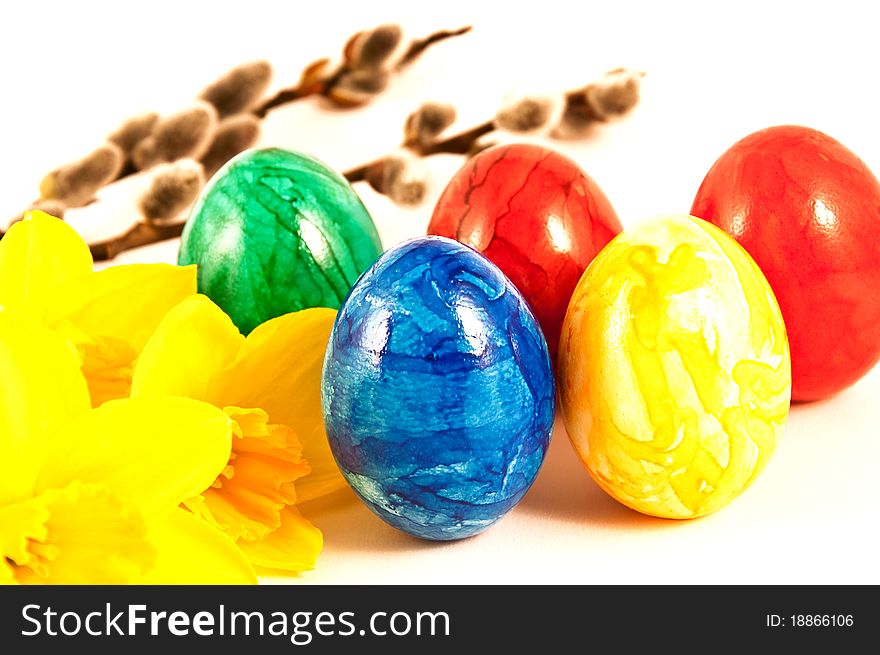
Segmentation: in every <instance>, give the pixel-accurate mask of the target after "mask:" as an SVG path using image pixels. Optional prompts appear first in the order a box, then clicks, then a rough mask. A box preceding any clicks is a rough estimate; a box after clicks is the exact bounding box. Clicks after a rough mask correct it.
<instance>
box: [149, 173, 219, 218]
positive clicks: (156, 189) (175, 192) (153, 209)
mask: <svg viewBox="0 0 880 655" xmlns="http://www.w3.org/2000/svg"><path fill="white" fill-rule="evenodd" d="M204 185H205V173H204V170H203V169H202V165H201V164H200V163H198V162H197V161H193V160H192V159H181V160H179V161H176V162H172V163H167V164H160V165H159V166H156V168H155V169H154V173H153V177H152V180H151V182H150V186H149V188H148V189H147V190H146V191H145V192H144V194H143V195H142V196H141V197H140V200H139V201H138V206H139V207H140V210H141V214H143V217H144V218H146V219H147V220H148V221H169V220H172V219H174V218H176V217H177V216H179V215H180V214H181V213H182V212H183V211H184V210H186V209H187V208H188V207H189V206H190V205H191V204H192V203H193V202H195V199H196V197H197V196H198V195H199V191H200V190H201V189H202V187H203V186H204Z"/></svg>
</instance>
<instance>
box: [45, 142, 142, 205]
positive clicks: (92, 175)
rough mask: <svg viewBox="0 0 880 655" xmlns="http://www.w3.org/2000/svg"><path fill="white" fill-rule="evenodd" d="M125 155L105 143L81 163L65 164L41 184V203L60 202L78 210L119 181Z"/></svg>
mask: <svg viewBox="0 0 880 655" xmlns="http://www.w3.org/2000/svg"><path fill="white" fill-rule="evenodd" d="M124 163H125V155H124V154H123V152H122V150H121V149H120V147H119V146H117V145H116V144H115V143H105V144H103V145H101V146H99V147H98V148H97V149H95V150H93V151H92V152H91V153H89V154H88V155H86V156H85V157H83V158H82V159H80V160H79V161H75V162H72V163H70V164H66V165H64V166H62V167H61V168H58V169H56V170H54V171H52V172H51V173H49V174H48V175H46V177H44V178H43V180H42V181H41V182H40V199H41V200H58V201H61V202H62V203H64V204H65V205H66V206H67V207H79V206H81V205H83V204H85V203H87V202H88V201H89V200H91V199H92V198H94V196H95V193H96V192H97V191H98V189H100V188H101V187H102V186H104V185H105V184H108V183H109V182H111V181H112V180H114V179H115V178H116V176H117V175H118V174H119V171H120V170H121V169H122V165H123V164H124Z"/></svg>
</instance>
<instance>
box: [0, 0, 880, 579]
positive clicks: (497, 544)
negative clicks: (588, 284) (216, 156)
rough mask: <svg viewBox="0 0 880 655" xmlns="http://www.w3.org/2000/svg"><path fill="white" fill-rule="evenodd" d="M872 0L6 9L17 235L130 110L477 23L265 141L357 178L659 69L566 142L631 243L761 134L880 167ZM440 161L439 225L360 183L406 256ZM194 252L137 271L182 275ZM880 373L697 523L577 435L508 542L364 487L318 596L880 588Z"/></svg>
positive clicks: (112, 224) (8, 190) (560, 452)
mask: <svg viewBox="0 0 880 655" xmlns="http://www.w3.org/2000/svg"><path fill="white" fill-rule="evenodd" d="M868 7H870V3H866V2H856V3H850V2H840V1H838V2H834V3H822V4H818V3H817V4H812V3H805V2H791V3H783V2H767V1H766V0H765V1H764V2H758V3H753V2H738V3H730V5H729V6H727V7H725V8H720V7H715V6H714V5H713V4H712V3H705V2H703V3H697V2H694V3H682V2H663V3H647V2H645V3H626V2H613V3H608V2H606V3H589V2H584V1H581V2H571V3H559V2H550V1H548V0H542V1H541V2H528V3H514V2H492V3H477V2H473V1H471V2H463V3H459V2H442V3H440V2H435V3H415V2H412V1H409V2H379V1H378V0H371V1H369V2H350V3H339V2H283V1H280V0H279V1H277V2H264V1H256V0H249V1H247V2H228V1H223V2H219V1H215V2H180V1H177V2H163V1H155V0H153V1H151V2H140V3H134V2H131V3H120V2H115V3H109V2H108V3H97V2H76V3H73V2H67V3H61V2H58V3H46V2H28V3H7V4H6V5H5V7H4V10H3V14H4V15H3V19H2V23H0V71H2V75H0V89H2V91H0V100H2V109H0V217H4V218H5V217H7V216H8V217H11V216H12V215H14V214H15V213H17V212H18V211H20V210H21V209H23V208H24V207H25V206H26V204H27V203H28V202H29V201H30V200H32V199H33V198H34V197H35V195H36V184H37V182H38V181H39V179H40V178H41V177H42V175H43V174H44V173H45V172H46V171H48V170H49V169H51V168H53V167H54V166H57V165H59V164H62V163H64V162H65V161H66V160H69V159H73V158H77V157H79V156H81V155H83V154H85V153H86V152H88V151H89V150H90V149H91V148H93V147H95V146H96V145H97V144H98V143H100V141H101V139H102V138H103V137H104V135H105V134H106V133H107V132H108V131H110V130H111V129H113V128H114V127H115V126H116V124H117V123H119V122H120V121H121V120H122V119H124V118H125V117H127V116H128V115H130V114H133V113H137V112H140V111H143V110H146V109H155V110H159V111H164V112H169V111H174V110H176V109H179V108H182V107H183V106H185V104H186V103H187V102H188V101H189V100H190V99H191V98H192V97H194V96H195V94H196V93H197V91H198V90H199V89H200V88H201V87H202V86H203V85H204V84H205V83H206V82H208V81H210V80H212V79H213V78H215V77H216V76H218V75H219V74H221V73H222V72H224V71H225V70H226V69H227V68H229V67H232V66H234V65H236V64H238V63H241V62H242V61H245V60H248V59H254V58H267V59H269V60H270V61H271V62H272V63H273V65H274V66H275V68H276V78H275V86H281V85H287V84H291V83H293V82H294V81H295V79H296V77H297V76H298V73H299V71H300V69H301V68H302V67H303V66H304V65H305V64H307V63H308V62H309V61H311V60H312V59H315V58H317V57H320V56H325V55H329V56H334V55H336V54H337V53H338V52H339V50H340V48H341V46H342V44H343V43H344V41H345V40H346V38H347V36H348V35H349V34H350V33H353V32H355V31H356V30H358V29H362V28H367V27H371V26H375V25H377V24H380V23H383V22H387V21H395V22H399V23H401V24H402V25H403V27H404V28H405V32H406V34H407V35H408V36H411V37H416V36H422V35H424V34H427V33H429V32H431V31H434V30H435V29H440V28H454V27H458V26H461V25H465V24H473V25H474V31H473V33H472V34H470V35H468V36H466V37H462V38H459V39H456V40H453V41H450V42H448V43H445V44H442V45H439V46H437V47H436V48H434V49H431V50H430V51H429V52H428V53H427V54H426V55H425V56H424V58H423V59H422V60H420V61H419V62H418V63H417V64H416V65H415V66H413V67H412V68H411V69H409V70H408V71H407V72H405V73H404V74H403V75H401V76H399V77H397V78H396V79H395V80H394V83H393V86H392V87H391V88H390V89H389V91H388V92H387V93H385V94H384V95H383V96H381V97H380V98H379V99H377V100H376V101H375V102H374V103H372V104H371V105H370V106H368V107H365V108H362V109H358V110H355V111H349V112H341V111H334V110H330V109H328V108H327V107H326V106H325V105H323V104H322V103H321V102H319V101H312V100H309V101H306V102H300V103H297V104H296V105H294V106H291V107H289V108H286V109H284V110H281V111H278V112H275V113H273V114H272V115H271V116H270V118H269V119H268V120H267V121H266V123H265V132H264V135H263V139H262V143H263V144H265V145H277V146H284V147H290V148H296V149H300V150H304V151H307V152H311V153H313V154H315V155H317V156H319V157H321V158H322V159H324V160H325V161H326V162H327V163H329V164H330V165H331V166H333V167H335V168H338V169H340V170H342V169H345V168H347V167H350V166H353V165H357V164H361V163H364V162H366V161H369V160H372V159H374V158H376V157H378V156H380V155H383V154H384V153H386V152H387V151H389V150H391V149H392V148H393V147H394V146H395V144H396V143H398V142H399V139H400V133H401V129H402V125H403V120H404V118H405V117H406V115H407V114H408V113H409V112H410V111H411V110H412V109H414V108H415V107H416V106H417V105H418V104H419V103H420V102H422V101H424V100H439V101H443V102H451V103H453V104H454V105H455V106H456V108H457V109H458V111H459V121H458V123H457V124H456V125H455V126H453V130H457V129H459V128H461V129H463V128H467V127H469V126H471V125H474V124H477V123H480V122H482V121H484V120H486V119H488V118H489V117H491V115H492V114H493V113H494V112H495V110H496V109H497V107H498V105H499V103H500V102H501V100H502V98H503V97H504V96H505V94H507V93H509V92H534V91H539V92H557V93H558V92H561V91H563V90H565V89H569V88H575V87H578V86H582V85H584V84H585V83H587V82H589V81H591V80H592V79H594V78H596V77H598V76H599V75H601V74H602V73H603V72H604V71H605V70H608V69H611V68H615V67H618V66H627V67H631V68H635V69H639V70H643V71H645V72H646V73H647V77H646V78H645V81H644V93H643V101H642V103H641V105H640V106H639V107H638V109H637V110H636V111H635V112H634V113H633V114H632V116H630V117H629V118H627V119H626V120H624V121H622V122H619V123H616V124H613V125H608V126H604V127H602V128H601V129H598V130H596V132H595V133H594V134H593V135H592V137H591V138H590V139H588V140H585V141H583V142H565V143H556V144H555V146H554V147H557V148H558V149H559V150H561V151H563V152H565V153H566V154H568V155H569V156H571V157H573V158H575V159H576V160H577V161H578V162H579V163H580V164H581V166H582V167H583V168H584V169H585V170H586V171H587V172H588V173H589V174H590V175H591V176H592V177H593V178H594V179H595V180H596V181H597V182H598V183H599V184H600V185H601V186H602V187H603V189H604V190H605V192H606V194H607V195H608V197H609V198H610V200H611V202H612V204H613V205H614V206H615V208H616V209H617V212H618V213H619V215H620V217H621V220H622V222H623V223H624V225H632V224H633V223H634V222H637V221H639V220H642V219H644V218H646V217H650V216H655V215H660V214H667V213H686V212H687V211H688V210H689V208H690V204H691V201H692V199H693V196H694V193H695V192H696V189H697V187H698V186H699V183H700V181H701V180H702V177H703V175H704V174H705V172H706V171H707V170H708V168H709V166H710V165H711V164H712V162H713V161H714V160H715V158H716V157H717V156H718V155H720V154H721V152H723V151H724V150H725V149H726V148H727V147H728V146H729V145H731V144H732V143H733V142H734V141H736V140H737V139H739V138H741V137H742V136H745V135H746V134H748V133H749V132H752V131H754V130H756V129H760V128H762V127H767V126H769V125H773V124H778V123H801V124H804V125H809V126H811V127H815V128H817V129H820V130H823V131H825V132H827V133H829V134H831V135H832V136H834V137H835V138H837V139H839V140H841V141H842V142H843V143H845V144H846V145H848V146H849V147H850V148H851V149H853V150H854V151H855V152H856V153H857V154H859V155H860V156H861V157H862V158H863V159H864V160H865V161H866V162H867V164H868V165H869V166H871V167H872V168H873V169H874V170H875V171H880V138H878V123H880V118H878V116H880V103H878V92H877V88H878V82H877V76H878V72H877V65H878V63H880V57H878V55H880V47H878V37H877V23H876V21H875V20H874V17H873V16H872V15H871V11H870V9H869V8H868ZM461 163H462V160H461V159H460V158H456V157H452V156H441V157H436V158H432V159H431V160H430V162H429V166H430V168H431V171H432V175H433V177H434V179H435V180H436V181H437V182H436V184H435V187H434V188H433V189H432V195H431V198H430V199H429V202H427V203H426V204H425V205H424V206H423V207H422V208H420V209H417V210H401V209H398V208H396V207H394V206H393V205H392V204H391V203H390V202H389V201H388V200H386V199H385V198H383V197H381V196H378V195H376V194H374V193H373V192H372V191H371V190H370V189H369V188H367V187H365V186H363V185H359V186H358V191H359V192H360V193H361V195H362V197H363V199H364V201H365V202H366V204H367V205H368V207H369V209H370V211H371V213H372V215H373V216H374V218H375V220H376V223H377V224H378V226H379V230H380V232H381V234H382V237H383V241H384V245H385V246H386V247H388V246H390V245H392V244H393V243H395V242H396V241H397V240H399V239H401V238H404V237H407V236H414V235H417V234H420V233H422V232H423V231H424V228H425V226H426V224H427V221H428V218H429V216H430V208H431V207H432V205H433V201H434V199H435V198H436V196H437V195H438V194H439V193H440V191H441V190H442V186H443V184H444V182H445V181H446V180H448V178H449V177H450V176H451V175H452V173H453V172H454V171H455V170H456V169H457V167H458V166H460V165H461ZM144 184H145V181H144V180H143V179H137V178H135V179H133V180H130V181H128V182H127V183H125V184H122V185H117V187H116V188H111V189H108V190H107V191H106V192H104V193H102V196H101V203H100V204H98V205H95V206H93V207H90V208H88V209H85V210H81V211H76V212H71V213H70V214H69V219H70V221H71V223H72V224H74V225H75V226H76V227H77V228H78V229H80V230H81V232H82V233H83V234H84V235H85V236H86V237H88V238H98V237H104V236H109V235H112V234H113V233H114V232H119V231H121V230H122V229H124V228H125V227H127V225H128V223H129V222H130V221H131V220H133V218H134V215H135V210H134V196H135V193H136V189H137V188H138V187H142V186H143V185H144ZM175 255H176V244H174V243H168V244H163V245H159V246H154V247H150V248H147V249H144V250H141V251H138V252H133V253H130V254H127V255H125V256H123V257H121V258H119V260H118V262H120V263H122V262H134V261H167V262H173V261H174V260H175ZM878 427H880V374H878V372H877V370H876V369H875V371H874V372H873V373H872V374H870V375H869V376H868V377H867V378H865V379H864V380H862V381H861V382H860V383H859V384H857V385H856V386H854V387H853V388H852V389H850V390H848V391H846V392H845V393H842V394H840V395H839V396H837V397H836V398H833V399H831V400H828V401H826V402H822V403H816V404H811V405H804V406H796V407H794V408H793V410H792V413H791V418H790V421H789V425H788V427H787V429H786V433H785V437H784V440H783V441H782V443H781V444H780V445H779V447H778V450H777V452H776V455H775V456H774V459H773V461H772V462H771V463H770V465H769V467H768V468H767V470H766V471H765V472H764V474H763V475H762V476H761V477H760V479H758V480H757V482H756V483H755V484H754V485H753V486H752V488H751V489H750V490H749V491H748V492H747V493H746V494H744V495H743V496H742V497H741V498H739V499H738V500H736V501H735V502H734V503H733V504H732V505H730V506H729V507H727V508H726V509H724V510H722V511H720V512H718V513H717V514H715V515H712V516H709V517H706V518H703V519H699V520H696V521H689V522H673V521H663V520H660V519H653V518H648V517H645V516H641V515H639V514H637V513H635V512H632V511H630V510H628V509H626V508H624V507H623V506H621V505H618V504H617V503H616V502H615V501H613V500H611V499H610V498H608V497H606V496H605V495H604V494H603V493H602V492H601V491H600V490H599V489H598V488H597V487H596V486H595V484H594V483H593V482H592V481H591V480H590V479H589V477H588V476H587V474H586V473H585V472H584V471H583V470H582V469H581V467H580V465H579V464H578V463H577V461H576V459H575V457H574V454H573V451H572V449H571V447H570V445H569V443H568V440H567V438H566V435H565V432H564V430H563V429H562V428H561V426H557V430H556V432H555V434H554V438H553V443H552V445H551V450H550V453H549V456H548V460H547V462H546V464H545V466H544V468H543V469H542V471H541V474H540V476H539V478H538V480H537V482H536V483H535V485H534V487H533V488H532V490H531V491H530V492H529V494H528V495H527V496H526V498H525V499H524V500H523V502H522V504H521V505H520V506H519V507H517V508H516V509H515V510H514V511H513V512H511V513H510V514H509V515H508V516H507V517H506V518H505V519H504V520H502V521H501V522H500V523H499V524H497V525H496V526H494V527H493V528H492V529H490V530H489V531H488V532H486V533H485V534H483V535H481V536H479V537H476V538H473V539H470V540H467V541H464V542H459V543H453V544H429V543H423V542H420V541H417V540H414V539H412V538H410V537H408V536H406V535H404V534H401V533H398V532H395V531H394V530H393V529H391V528H389V527H387V526H386V525H385V524H384V523H382V522H381V521H380V520H379V519H378V518H375V517H374V516H373V515H372V514H371V513H370V512H369V511H368V510H366V509H365V508H364V507H363V506H361V505H360V504H359V503H358V502H357V501H356V500H354V499H353V496H352V495H351V494H350V492H343V493H341V494H340V495H339V496H338V497H336V498H333V499H332V502H325V503H322V504H320V505H317V506H316V505H313V506H312V507H308V508H306V511H307V512H308V513H309V515H310V516H311V517H312V518H313V520H314V521H315V522H316V523H317V524H318V526H319V527H321V528H322V529H323V530H324V535H325V543H326V545H325V550H324V553H323V554H322V556H321V558H320V560H319V562H318V567H317V569H316V570H315V571H314V572H310V573H307V574H304V575H303V576H301V577H299V578H295V579H294V581H295V582H340V583H341V582H403V583H422V582H440V583H443V582H586V583H592V582H595V583H600V582H602V583H625V582H635V583H642V582H648V583H651V582H666V583H675V582H696V583H745V582H754V583H760V582H771V583H781V582H791V583H825V582H846V583H857V582H871V583H878V582H880V564H878V552H880V528H878V519H880V512H878V509H877V507H878V484H877V467H878V462H880V434H878V432H880V430H878Z"/></svg>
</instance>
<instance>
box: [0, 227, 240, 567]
mask: <svg viewBox="0 0 880 655" xmlns="http://www.w3.org/2000/svg"><path fill="white" fill-rule="evenodd" d="M37 245H39V241H38V242H37ZM24 293H25V294H27V293H30V290H27V289H25V291H24ZM8 297H9V296H8V295H7V296H6V298H8ZM6 298H4V300H5V299H6ZM31 307H32V308H33V306H31ZM233 429H234V423H233V421H232V420H231V419H230V418H229V417H228V416H227V415H226V414H225V413H223V412H222V411H220V410H219V409H217V408H216V407H213V406H211V405H209V404H207V403H203V402H198V401H195V400H191V399H186V398H169V397H165V398H139V399H136V400H130V399H123V400H113V401H110V402H107V403H105V404H103V405H102V406H101V407H100V408H98V409H92V408H91V406H90V402H89V393H88V388H87V385H86V380H85V377H84V376H83V374H82V370H81V367H80V358H79V355H78V353H77V351H76V349H75V348H74V347H73V346H72V345H71V344H70V343H69V342H68V341H66V340H64V339H62V338H61V337H60V336H59V335H58V334H57V333H55V332H53V331H51V330H49V329H47V328H46V327H44V326H43V325H41V324H40V323H38V322H36V321H34V320H33V319H32V318H30V317H28V316H25V315H22V314H20V313H18V312H15V311H12V310H8V309H0V583H12V584H15V583H74V584H77V583H112V584H116V583H127V582H140V583H209V582H210V583H253V582H255V581H256V579H255V576H254V572H253V569H252V567H251V565H250V563H249V562H248V561H247V559H246V558H245V557H244V556H243V555H242V553H241V551H240V550H239V549H238V548H237V547H236V546H235V545H234V543H233V542H232V540H231V539H229V538H228V537H227V536H225V535H224V534H223V533H222V532H220V531H219V530H217V529H216V528H214V527H212V526H211V525H209V524H208V523H207V522H205V521H203V520H201V519H199V518H197V517H195V516H194V515H192V514H191V513H189V512H187V511H186V510H184V509H181V508H180V503H181V502H182V501H184V500H185V499H187V498H190V497H192V496H193V495H195V494H197V493H199V492H201V491H202V490H203V489H204V488H205V487H206V486H207V485H210V484H211V482H212V481H213V480H214V479H216V477H217V476H218V475H219V474H220V473H221V471H223V469H224V467H225V466H226V464H227V462H228V460H229V454H230V448H231V441H232V433H233Z"/></svg>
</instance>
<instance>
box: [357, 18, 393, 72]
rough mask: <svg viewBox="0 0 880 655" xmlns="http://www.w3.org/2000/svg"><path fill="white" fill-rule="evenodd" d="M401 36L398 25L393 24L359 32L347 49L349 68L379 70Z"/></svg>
mask: <svg viewBox="0 0 880 655" xmlns="http://www.w3.org/2000/svg"><path fill="white" fill-rule="evenodd" d="M402 36H403V31H402V30H401V29H400V25H395V24H393V23H392V24H388V25H380V26H379V27H377V28H375V29H372V30H368V31H366V32H361V33H360V34H358V35H357V36H356V37H355V38H354V40H353V41H352V43H351V46H350V48H348V49H347V52H346V56H347V58H348V63H349V66H351V67H352V68H360V69H377V68H381V67H382V66H383V64H384V63H385V62H386V60H387V59H388V57H390V56H391V53H392V52H394V50H395V49H396V48H397V46H398V44H399V43H400V39H401V38H402Z"/></svg>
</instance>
